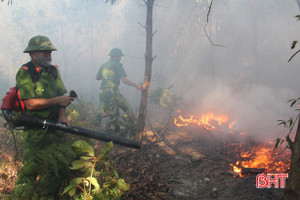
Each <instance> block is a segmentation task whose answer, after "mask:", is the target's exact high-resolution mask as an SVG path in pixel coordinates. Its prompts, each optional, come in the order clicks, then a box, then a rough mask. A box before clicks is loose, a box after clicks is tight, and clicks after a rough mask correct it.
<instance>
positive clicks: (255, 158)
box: [230, 144, 290, 176]
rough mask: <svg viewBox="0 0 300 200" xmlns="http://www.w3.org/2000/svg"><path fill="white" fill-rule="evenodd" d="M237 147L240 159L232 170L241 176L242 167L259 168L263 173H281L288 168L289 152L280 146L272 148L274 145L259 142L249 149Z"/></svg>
mask: <svg viewBox="0 0 300 200" xmlns="http://www.w3.org/2000/svg"><path fill="white" fill-rule="evenodd" d="M240 147H241V148H240V149H238V151H239V152H240V153H239V156H240V158H241V160H240V161H237V162H236V163H235V165H233V164H230V165H231V166H232V167H233V171H234V172H236V173H238V174H239V175H240V176H242V174H243V171H242V169H243V168H246V169H249V168H253V169H261V170H263V169H264V171H262V172H264V173H283V172H286V171H287V170H288V169H289V162H290V152H289V151H285V150H283V149H282V148H279V147H278V148H274V145H270V144H260V145H258V146H253V147H251V148H250V149H249V150H247V151H246V150H244V149H243V148H242V145H241V146H240Z"/></svg>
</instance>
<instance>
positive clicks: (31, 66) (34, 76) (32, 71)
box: [22, 61, 40, 98]
mask: <svg viewBox="0 0 300 200" xmlns="http://www.w3.org/2000/svg"><path fill="white" fill-rule="evenodd" d="M22 67H27V68H28V69H27V70H28V72H29V74H30V76H31V79H32V82H33V85H34V94H35V97H36V98H38V95H37V94H36V88H37V81H38V80H39V77H40V75H39V72H38V71H39V70H40V69H39V68H38V69H36V67H35V65H34V64H33V62H31V61H30V62H28V63H26V64H24V65H23V66H22Z"/></svg>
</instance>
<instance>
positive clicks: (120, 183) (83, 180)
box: [62, 140, 130, 200]
mask: <svg viewBox="0 0 300 200" xmlns="http://www.w3.org/2000/svg"><path fill="white" fill-rule="evenodd" d="M72 148H73V150H74V151H75V152H76V153H77V155H78V156H79V159H78V160H75V161H73V162H72V167H70V169H71V170H77V171H80V173H81V174H82V176H81V177H76V178H74V179H73V180H71V181H70V183H69V185H68V186H67V187H66V188H65V189H64V191H63V193H62V195H65V194H68V195H69V196H71V197H72V198H73V199H77V200H85V199H94V200H97V199H99V200H100V199H101V200H102V199H121V196H122V194H124V192H126V191H127V190H129V188H130V186H129V185H128V184H127V183H125V181H124V179H121V178H119V176H118V173H117V172H116V170H115V169H114V167H113V166H112V165H111V163H110V162H109V160H108V157H107V155H108V153H109V152H110V151H111V150H112V148H113V143H112V142H109V143H107V144H105V145H104V146H103V147H102V150H101V152H100V153H99V154H98V156H95V155H94V149H93V148H92V146H91V145H90V144H88V143H87V142H86V141H83V140H77V141H75V142H74V143H73V145H72ZM96 166H97V168H99V171H97V169H96Z"/></svg>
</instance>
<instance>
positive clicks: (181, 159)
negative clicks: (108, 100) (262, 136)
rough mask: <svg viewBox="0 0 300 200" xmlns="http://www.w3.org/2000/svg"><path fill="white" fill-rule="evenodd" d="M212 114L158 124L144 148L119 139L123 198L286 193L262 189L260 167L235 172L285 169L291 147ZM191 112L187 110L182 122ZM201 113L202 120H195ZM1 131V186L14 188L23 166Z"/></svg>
mask: <svg viewBox="0 0 300 200" xmlns="http://www.w3.org/2000/svg"><path fill="white" fill-rule="evenodd" d="M208 116H210V117H213V118H210V119H209V120H207V117H204V116H198V117H197V116H194V117H192V119H194V120H192V121H193V123H190V124H188V125H185V126H180V127H178V124H179V123H180V120H178V119H179V118H175V119H174V122H175V123H172V124H171V125H170V127H169V128H168V129H167V130H164V131H161V129H160V131H158V129H156V128H155V127H156V126H157V125H154V124H153V128H152V129H153V130H148V131H147V132H146V134H145V140H144V143H143V148H142V149H141V150H132V149H127V148H123V147H120V146H117V145H116V146H115V150H114V151H113V152H111V157H112V158H113V159H115V160H116V167H117V170H118V172H119V174H120V176H121V177H124V178H125V180H126V182H128V183H130V185H131V189H130V191H129V192H128V193H127V194H126V195H125V196H124V198H123V199H125V200H126V199H140V200H143V199H168V200H172V199H174V200H179V199H180V200H185V199H186V200H193V199H195V200H196V199H197V200H199V199H272V200H276V199H280V198H281V196H282V195H283V189H257V188H256V182H255V180H256V174H257V173H255V172H254V173H252V172H250V173H243V174H242V172H234V167H235V168H238V169H243V168H246V169H248V168H259V169H265V172H280V173H284V172H286V171H287V170H288V166H289V158H290V155H289V153H288V151H286V150H284V149H282V148H277V149H274V143H272V141H267V142H262V141H258V140H256V139H254V138H251V137H249V136H247V134H241V133H240V132H237V131H235V130H234V129H233V127H234V125H233V123H232V121H230V120H228V117H227V118H226V117H225V118H224V116H223V115H216V114H212V115H211V114H210V115H208ZM218 116H222V120H218V119H219V118H218ZM178 117H179V115H178ZM190 118H191V116H183V115H181V122H182V121H184V119H190ZM176 119H177V120H176ZM196 119H201V120H202V121H201V123H195V121H196ZM204 119H205V120H204ZM226 119H227V120H226ZM233 121H234V120H233ZM204 122H205V123H206V122H209V124H206V125H204V124H203V123H204ZM176 124H177V126H176ZM155 130H157V131H155ZM1 134H2V135H1V147H2V151H1V157H0V158H1V163H6V164H5V167H2V168H1V171H0V172H1V183H3V184H1V185H0V187H1V188H0V189H1V192H2V193H10V192H11V191H12V189H13V183H14V181H15V177H16V173H17V170H18V169H19V167H18V164H17V165H15V163H14V160H13V155H14V151H13V148H12V143H10V142H8V141H7V137H6V136H5V130H4V129H2V131H1ZM95 144H96V146H98V145H100V146H101V143H97V142H96V143H95ZM18 160H19V161H20V159H18ZM17 163H18V162H17ZM2 166H4V165H2Z"/></svg>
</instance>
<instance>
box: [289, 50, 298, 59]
mask: <svg viewBox="0 0 300 200" xmlns="http://www.w3.org/2000/svg"><path fill="white" fill-rule="evenodd" d="M299 52H300V49H299V50H298V51H296V53H294V54H293V55H292V56H291V57H290V59H289V60H288V62H290V61H291V60H292V59H293V57H294V56H295V55H297V54H298V53H299Z"/></svg>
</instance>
